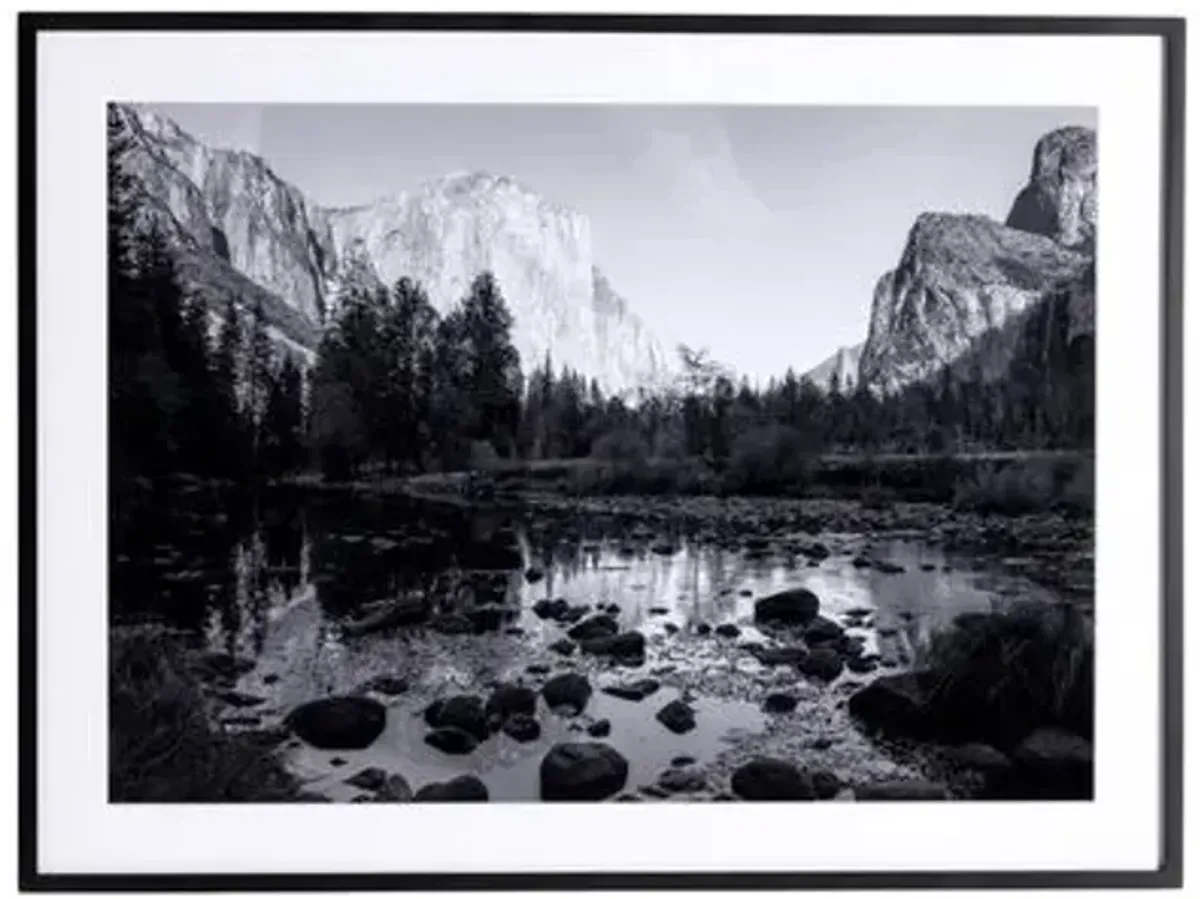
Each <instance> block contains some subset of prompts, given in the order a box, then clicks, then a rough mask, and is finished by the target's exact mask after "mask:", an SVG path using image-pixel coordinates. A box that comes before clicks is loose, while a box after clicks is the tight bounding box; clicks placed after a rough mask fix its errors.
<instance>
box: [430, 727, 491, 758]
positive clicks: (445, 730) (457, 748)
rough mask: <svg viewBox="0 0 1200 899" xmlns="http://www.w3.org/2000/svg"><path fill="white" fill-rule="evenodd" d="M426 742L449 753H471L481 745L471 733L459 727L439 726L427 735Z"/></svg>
mask: <svg viewBox="0 0 1200 899" xmlns="http://www.w3.org/2000/svg"><path fill="white" fill-rule="evenodd" d="M425 742H426V743H428V744H429V745H430V746H432V747H433V748H434V749H440V750H441V751H442V752H444V753H446V754H447V755H469V754H470V753H472V752H474V751H475V748H476V747H477V746H478V745H479V741H478V740H476V739H475V738H474V737H473V736H471V734H469V733H467V732H466V731H465V730H459V729H458V728H457V727H439V728H438V729H437V730H434V731H430V732H429V733H428V734H426V735H425Z"/></svg>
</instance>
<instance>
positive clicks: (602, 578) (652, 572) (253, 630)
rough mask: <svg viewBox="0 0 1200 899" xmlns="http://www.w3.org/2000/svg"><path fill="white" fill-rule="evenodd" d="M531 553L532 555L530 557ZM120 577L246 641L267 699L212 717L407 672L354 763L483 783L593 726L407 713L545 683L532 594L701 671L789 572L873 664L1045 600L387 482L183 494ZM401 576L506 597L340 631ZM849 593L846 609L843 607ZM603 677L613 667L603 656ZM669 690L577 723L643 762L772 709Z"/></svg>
mask: <svg viewBox="0 0 1200 899" xmlns="http://www.w3.org/2000/svg"><path fill="white" fill-rule="evenodd" d="M814 536H819V539H820V541H821V542H822V544H823V546H824V549H825V550H827V553H828V555H827V557H825V558H823V559H821V560H819V561H817V560H815V558H814V557H813V556H812V555H811V554H806V553H805V551H804V549H805V547H806V546H811V543H812V541H813V538H814ZM863 557H868V558H869V559H870V560H872V561H873V562H874V563H875V564H865V563H864V562H863V561H862V559H863ZM478 569H485V570H486V569H497V570H496V571H494V572H492V573H489V574H478V573H475V572H476V571H477V570H478ZM526 569H537V571H532V570H531V571H530V574H529V576H526V575H525V571H526ZM112 578H113V591H112V594H111V595H112V597H113V600H112V602H113V604H112V614H113V618H114V620H115V621H118V622H119V621H123V620H130V619H137V620H140V619H144V618H146V617H152V618H157V619H160V620H165V621H166V622H168V623H170V624H171V625H173V626H174V627H177V628H182V629H184V630H188V631H190V632H193V633H194V634H195V635H196V636H197V639H198V640H200V641H201V642H202V643H203V644H204V646H205V647H206V648H207V649H208V650H210V651H214V652H220V653H224V654H228V655H231V656H236V657H242V658H249V659H253V660H255V662H256V664H255V667H254V669H253V670H252V671H250V672H249V673H248V674H246V675H245V676H244V677H243V678H242V679H241V680H240V681H239V683H238V690H239V691H241V692H242V693H243V694H245V695H248V696H250V697H253V698H254V699H255V700H256V701H257V700H261V703H259V704H256V705H255V706H254V708H253V710H252V711H253V714H247V712H246V710H245V709H235V710H231V711H230V714H229V715H228V716H227V718H226V719H223V720H227V721H230V722H232V721H234V720H235V719H236V721H237V722H239V724H242V725H248V726H255V725H257V724H262V725H266V724H269V723H271V722H272V721H273V720H278V718H279V717H281V716H282V715H284V714H286V712H287V711H288V710H289V709H291V708H293V707H295V706H296V705H298V704H301V703H303V702H306V701H309V700H311V699H314V698H318V697H320V696H325V695H330V694H338V693H345V692H350V691H355V690H358V689H360V688H361V686H362V685H363V684H364V683H366V682H368V681H370V680H371V679H372V678H375V677H377V676H379V675H389V676H402V677H403V678H404V679H405V680H407V681H408V682H409V683H410V685H411V688H410V690H409V692H408V693H406V694H405V695H404V696H402V697H399V698H396V699H394V700H389V701H390V702H391V703H392V705H391V708H390V710H389V718H388V725H387V730H386V731H385V734H384V737H383V738H381V739H380V740H379V741H378V742H377V743H376V744H375V745H374V746H373V747H372V748H371V749H369V750H367V751H366V752H365V753H361V754H359V755H360V756H361V757H360V758H355V759H354V764H355V765H356V766H357V767H358V768H361V767H362V766H364V765H367V764H378V765H379V766H380V767H383V768H385V769H387V770H401V771H402V772H403V773H404V774H405V776H406V777H408V778H409V780H410V782H412V783H413V784H414V785H415V786H419V785H420V783H423V782H427V781H429V780H434V779H445V778H446V777H449V776H454V775H456V774H459V773H464V772H475V773H479V774H481V775H482V776H484V777H485V780H486V781H487V783H488V784H489V787H490V788H491V789H492V791H493V795H494V796H495V797H496V798H532V797H533V796H535V795H536V765H537V762H538V760H539V759H540V757H541V755H543V754H544V751H545V749H546V748H548V746H549V744H550V743H551V742H552V741H554V740H556V739H568V738H571V739H579V738H583V739H586V736H583V737H581V734H580V728H581V723H580V722H578V721H576V722H572V721H569V720H560V719H557V718H556V717H554V716H553V715H551V714H549V713H548V712H547V711H545V710H543V712H544V714H542V715H540V716H539V717H540V719H541V721H542V725H543V729H544V732H543V735H542V737H541V739H539V740H538V741H536V742H534V743H530V744H517V743H515V742H514V741H512V740H511V739H509V738H508V737H507V736H503V735H500V736H497V737H495V738H493V739H492V740H489V741H486V742H485V744H484V746H482V747H480V749H479V750H477V751H476V752H475V753H472V754H470V755H469V756H465V757H450V756H445V755H443V754H441V753H439V752H438V751H436V750H434V749H432V748H431V747H429V746H427V745H426V744H425V743H424V742H423V737H424V734H425V732H426V729H425V728H424V727H423V726H422V725H421V723H420V721H419V714H420V711H421V709H422V708H423V706H424V704H425V703H427V702H429V701H431V700H432V699H433V698H436V697H439V696H444V695H446V694H448V693H453V692H472V693H476V694H482V693H485V692H486V690H487V689H489V687H490V685H492V684H494V683H496V682H498V681H511V680H524V681H525V682H527V683H532V684H533V685H534V686H537V683H538V681H537V678H536V677H535V678H533V679H532V681H531V680H530V675H529V673H528V669H529V668H530V666H531V665H533V666H535V667H539V666H545V667H553V668H554V669H555V670H558V669H561V668H563V667H571V666H577V665H580V664H583V663H582V662H581V661H579V660H578V658H577V657H574V658H571V659H566V660H564V659H562V658H560V657H558V656H556V655H554V654H553V653H551V652H549V651H548V649H547V647H548V646H549V645H550V644H552V643H554V642H555V641H558V640H561V638H562V637H563V630H564V629H563V626H562V625H560V624H558V623H556V622H553V621H549V620H543V619H541V618H539V617H538V616H537V615H536V614H535V613H534V611H533V608H534V605H535V604H536V603H537V602H538V601H539V600H557V599H565V600H566V601H567V602H568V603H569V604H571V605H587V606H589V607H590V608H592V609H596V608H600V607H608V608H611V609H613V610H615V612H616V614H617V617H618V619H619V622H620V626H621V629H622V630H631V629H636V630H639V631H641V632H642V633H643V634H644V635H645V636H646V638H647V642H648V653H647V655H648V660H647V664H646V665H645V667H644V669H643V673H644V672H645V671H655V670H656V669H658V668H660V667H662V668H665V667H667V666H666V665H665V664H664V663H669V664H670V666H673V667H678V666H679V665H694V666H703V667H704V668H705V670H706V671H719V670H732V669H735V668H736V669H739V670H740V668H741V667H742V666H743V663H745V664H750V665H751V667H752V668H753V667H754V666H755V665H756V664H757V663H755V662H754V660H753V659H748V658H733V655H732V654H731V653H730V652H729V649H728V647H730V646H732V644H731V643H724V644H722V643H720V642H718V641H716V640H715V639H714V638H707V639H704V638H701V637H700V636H699V634H701V633H704V632H706V630H707V628H714V627H716V626H718V625H721V624H732V625H735V626H736V627H737V628H738V630H739V631H740V637H739V638H738V639H740V640H743V641H744V640H761V639H765V637H764V635H763V634H761V633H759V632H758V631H756V630H755V628H754V622H753V610H754V603H755V601H756V599H758V598H760V597H762V596H764V595H767V594H769V593H772V592H776V591H779V590H782V589H786V588H790V587H796V586H806V587H808V588H809V589H811V590H813V591H814V592H815V593H816V594H817V595H818V596H819V597H820V599H821V604H822V609H821V611H822V614H824V615H826V616H827V617H830V618H834V619H838V620H842V621H843V622H846V623H847V625H848V632H849V633H851V634H857V635H859V636H861V637H862V638H863V639H864V641H865V643H866V646H867V649H868V651H869V652H872V653H878V655H879V656H880V657H881V660H882V663H883V664H884V665H885V666H902V665H905V664H908V663H909V662H911V661H913V660H914V659H917V658H919V656H920V653H921V652H922V651H923V649H924V647H925V646H927V645H928V642H929V639H930V636H931V634H932V633H933V632H935V631H936V630H937V629H939V628H940V627H943V626H945V625H946V624H948V623H949V622H950V621H951V620H952V619H953V618H954V617H955V616H956V615H958V614H960V613H962V612H972V611H988V610H990V609H993V608H996V607H997V606H999V605H1002V604H1004V603H1006V602H1009V601H1011V600H1012V599H1014V598H1036V597H1042V598H1051V597H1049V595H1048V594H1047V593H1046V592H1045V591H1044V590H1041V589H1039V588H1037V587H1036V586H1034V585H1033V584H1032V583H1031V582H1029V581H1028V580H1026V579H1024V578H1023V577H1021V576H1019V575H1017V574H1014V573H1011V572H1006V571H1000V572H989V573H980V572H978V571H974V570H972V564H971V560H970V559H964V558H956V557H951V556H947V555H945V554H944V553H943V552H942V551H941V550H939V549H937V548H934V547H930V546H928V545H925V544H923V543H921V542H920V541H919V540H917V539H908V538H906V539H899V538H897V539H889V540H882V539H878V540H870V539H869V538H867V537H864V536H863V535H856V534H822V535H804V536H803V537H798V538H797V539H796V540H795V541H791V540H782V541H776V542H773V543H771V544H770V545H768V546H765V547H761V546H758V547H755V548H754V549H753V550H747V549H746V548H745V547H744V546H742V545H740V544H738V543H737V542H736V541H729V540H722V539H713V538H712V537H711V536H710V537H704V536H691V537H689V536H686V535H681V534H679V533H677V532H673V531H671V530H670V529H669V528H658V529H653V528H644V527H640V526H639V528H630V527H629V525H628V523H627V522H620V521H609V520H604V519H598V520H596V521H580V522H572V523H571V524H570V526H565V525H564V524H563V523H562V522H555V521H550V520H547V521H542V520H538V519H536V518H535V519H526V518H523V517H516V518H506V517H504V516H498V515H488V516H468V515H465V514H463V513H461V512H446V511H444V510H438V509H429V508H418V507H416V506H414V505H412V504H411V503H404V502H399V501H377V500H354V501H352V502H351V501H346V500H344V499H334V500H329V499H325V498H316V499H313V498H300V497H297V496H295V495H286V496H282V497H274V498H272V500H271V501H270V502H263V503H260V504H258V506H257V507H256V508H253V509H251V510H250V511H249V512H248V513H232V512H217V511H213V510H208V511H198V510H174V512H173V514H171V515H168V516H166V517H165V518H161V519H159V520H158V521H157V522H156V523H155V524H154V525H153V526H152V527H147V528H145V529H143V530H141V531H140V532H137V535H136V539H130V538H129V535H126V538H125V539H124V540H123V542H122V543H121V545H120V546H119V547H115V552H114V566H113V575H112ZM464 585H466V587H467V588H468V589H465V590H464V589H462V588H463V587H464ZM401 595H417V596H425V597H429V598H431V599H433V600H436V601H437V603H438V605H437V609H438V611H440V612H446V611H447V610H449V611H454V610H455V604H456V603H460V597H461V596H463V595H466V596H469V597H471V602H473V603H476V604H479V603H482V604H484V605H486V606H489V607H492V608H495V607H497V606H499V607H502V608H505V609H508V610H511V612H512V615H511V617H510V618H509V619H507V620H505V619H504V618H500V617H498V618H496V620H495V622H493V623H494V625H495V626H489V627H488V628H486V629H485V630H487V631H488V632H486V633H472V634H455V633H442V632H438V630H437V629H434V628H425V627H412V628H404V629H399V630H390V631H388V630H385V631H383V632H380V633H375V634H366V635H354V636H351V635H349V634H347V632H346V630H345V625H346V622H347V621H349V620H351V619H353V618H354V617H355V616H357V615H360V614H361V613H362V611H363V610H364V609H365V608H369V607H371V605H372V604H373V603H378V602H379V601H380V600H387V599H390V598H395V597H397V596H401ZM460 610H461V609H460ZM852 612H854V613H856V614H855V616H854V619H855V620H854V621H853V622H847V618H848V617H849V616H848V613H852ZM702 626H707V627H702ZM689 641H690V642H689ZM588 664H593V663H592V662H590V661H589V662H588ZM755 670H757V669H755ZM783 673H784V674H787V672H783ZM599 675H600V676H601V677H602V678H604V677H607V678H609V679H611V678H614V677H620V676H624V672H620V671H613V672H607V671H605V670H603V669H601V670H600V672H599ZM793 676H794V675H793ZM670 695H671V694H670V691H669V689H668V688H666V687H664V688H663V690H662V691H661V692H660V694H659V695H658V696H656V697H655V698H654V700H653V702H650V701H647V702H646V703H644V704H638V703H629V702H625V701H622V700H616V699H614V698H612V697H609V696H606V695H605V694H602V693H600V692H598V691H597V693H595V694H594V699H593V701H592V703H591V704H590V706H589V708H588V716H589V717H588V720H593V719H597V718H600V717H608V718H611V719H612V721H613V724H614V727H613V730H612V736H611V738H609V739H610V741H611V742H612V743H613V745H615V746H616V747H617V748H618V749H619V750H621V751H622V752H624V753H625V754H626V755H627V757H628V758H629V759H630V762H631V766H632V769H633V772H634V773H633V774H631V780H632V779H633V778H645V779H650V780H653V777H654V772H655V771H656V770H657V769H659V768H661V767H662V766H663V765H666V764H668V763H669V761H670V758H671V756H672V755H673V754H678V753H681V752H686V754H689V755H692V756H695V757H697V758H699V759H702V760H703V759H705V758H712V757H715V756H716V754H717V753H718V752H719V751H720V749H721V746H722V745H723V741H724V740H725V739H727V738H729V737H730V735H731V734H737V733H746V732H753V731H755V730H756V729H758V728H761V727H762V724H763V722H762V716H761V714H760V713H759V712H758V709H757V706H756V705H755V704H749V703H746V702H741V701H737V700H732V699H717V698H715V697H704V696H700V697H695V702H696V703H698V708H699V709H700V711H701V712H702V714H700V715H699V716H698V720H699V722H700V724H699V726H698V727H697V730H696V731H695V732H693V733H691V734H688V735H684V736H681V737H678V739H677V738H676V735H672V734H670V733H669V732H668V731H666V730H665V729H664V728H663V727H662V726H661V725H660V724H659V723H658V722H657V721H655V719H654V717H653V714H654V712H655V710H657V709H658V708H660V707H661V705H662V704H663V703H664V702H665V701H666V699H667V698H669V696H670ZM235 713H236V714H235ZM585 723H586V722H585ZM573 727H574V728H575V729H572V728H573ZM289 752H290V756H289V759H290V764H292V765H293V767H294V770H295V771H296V772H298V773H299V774H301V775H302V776H303V777H304V778H305V779H306V780H308V779H311V780H312V781H313V782H314V784H315V786H314V788H315V789H320V790H321V791H323V792H326V793H327V794H328V795H330V796H331V797H333V798H348V795H349V794H350V793H353V789H352V788H350V787H348V786H347V785H346V784H344V782H343V778H342V777H341V776H339V775H338V774H337V773H335V771H334V766H333V765H332V759H331V758H330V757H327V756H328V755H329V754H323V753H320V752H317V751H315V750H312V749H311V748H306V747H293V748H292V749H290V750H289ZM385 762H386V763H385Z"/></svg>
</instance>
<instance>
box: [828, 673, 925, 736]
mask: <svg viewBox="0 0 1200 899" xmlns="http://www.w3.org/2000/svg"><path fill="white" fill-rule="evenodd" d="M930 681H931V676H929V675H924V674H922V673H920V672H908V673H906V674H891V675H885V676H884V677H880V678H876V679H875V680H874V681H872V682H871V683H870V684H868V685H867V686H865V687H863V688H862V689H861V690H859V691H858V692H856V693H855V694H854V695H852V696H851V697H850V702H849V704H848V708H849V710H850V714H851V715H854V716H855V717H856V718H858V719H859V720H861V721H862V722H863V723H864V724H865V725H867V727H869V728H871V729H872V730H877V731H879V732H880V733H883V734H885V735H886V736H892V737H910V738H913V739H922V738H924V737H927V736H929V734H930V731H931V728H932V726H933V724H932V715H931V710H930V706H929V691H928V688H929V686H930Z"/></svg>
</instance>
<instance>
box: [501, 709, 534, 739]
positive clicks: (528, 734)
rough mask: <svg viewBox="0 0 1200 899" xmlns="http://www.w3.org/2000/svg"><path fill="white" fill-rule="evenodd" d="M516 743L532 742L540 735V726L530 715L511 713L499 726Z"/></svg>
mask: <svg viewBox="0 0 1200 899" xmlns="http://www.w3.org/2000/svg"><path fill="white" fill-rule="evenodd" d="M501 730H503V731H504V732H505V733H506V734H508V735H509V736H510V737H512V738H513V739H514V740H516V741H517V742H518V743H532V742H533V741H534V740H536V739H537V738H538V737H540V736H541V735H542V726H541V725H540V724H538V723H537V719H536V718H533V717H532V716H530V715H513V716H512V717H511V718H507V719H505V721H504V725H503V727H502V728H501Z"/></svg>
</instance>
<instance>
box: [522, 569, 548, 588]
mask: <svg viewBox="0 0 1200 899" xmlns="http://www.w3.org/2000/svg"><path fill="white" fill-rule="evenodd" d="M545 576H546V572H545V570H544V569H542V568H539V567H538V566H537V565H531V566H530V567H529V568H526V569H525V580H526V581H528V582H529V583H531V584H536V583H537V582H538V581H540V580H542V579H543V578H544V577H545Z"/></svg>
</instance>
